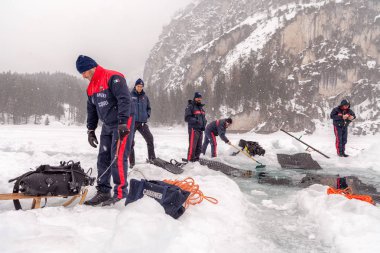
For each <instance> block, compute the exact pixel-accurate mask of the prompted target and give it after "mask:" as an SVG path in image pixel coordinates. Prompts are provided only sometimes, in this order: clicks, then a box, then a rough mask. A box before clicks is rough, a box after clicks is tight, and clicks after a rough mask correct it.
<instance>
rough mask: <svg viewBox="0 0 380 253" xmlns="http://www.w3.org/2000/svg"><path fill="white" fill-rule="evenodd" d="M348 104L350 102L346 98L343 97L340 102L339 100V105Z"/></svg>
mask: <svg viewBox="0 0 380 253" xmlns="http://www.w3.org/2000/svg"><path fill="white" fill-rule="evenodd" d="M344 105H348V106H350V102H349V101H348V100H347V99H343V100H342V102H340V106H344Z"/></svg>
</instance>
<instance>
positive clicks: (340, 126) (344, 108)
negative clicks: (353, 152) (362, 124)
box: [330, 99, 356, 157]
mask: <svg viewBox="0 0 380 253" xmlns="http://www.w3.org/2000/svg"><path fill="white" fill-rule="evenodd" d="M330 117H331V119H332V120H333V124H334V133H335V138H336V140H335V147H336V151H337V153H338V156H341V157H348V155H347V154H346V153H345V148H346V143H347V133H348V131H347V127H348V125H349V124H350V123H351V121H352V120H354V119H355V118H356V116H355V113H354V112H353V111H352V110H351V109H350V103H349V102H348V100H345V99H344V100H342V102H341V103H340V105H339V106H338V107H335V108H334V109H333V110H332V111H331V114H330Z"/></svg>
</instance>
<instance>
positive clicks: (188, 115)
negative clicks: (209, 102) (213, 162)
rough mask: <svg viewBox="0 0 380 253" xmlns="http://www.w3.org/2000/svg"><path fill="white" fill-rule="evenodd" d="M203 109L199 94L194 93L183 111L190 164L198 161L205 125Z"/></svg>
mask: <svg viewBox="0 0 380 253" xmlns="http://www.w3.org/2000/svg"><path fill="white" fill-rule="evenodd" d="M203 107H204V104H202V95H201V93H199V92H195V94H194V98H193V100H189V102H188V105H187V107H186V110H185V121H186V122H187V124H188V132H189V150H188V153H187V160H188V161H190V162H194V161H198V160H199V156H200V155H201V151H202V150H201V149H202V138H203V131H204V130H205V127H206V124H207V120H206V116H205V114H206V112H205V110H204V109H203Z"/></svg>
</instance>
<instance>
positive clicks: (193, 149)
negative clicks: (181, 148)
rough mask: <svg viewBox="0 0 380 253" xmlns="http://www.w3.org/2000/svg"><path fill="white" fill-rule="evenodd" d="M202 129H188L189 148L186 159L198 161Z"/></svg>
mask: <svg viewBox="0 0 380 253" xmlns="http://www.w3.org/2000/svg"><path fill="white" fill-rule="evenodd" d="M202 139H203V131H201V130H194V129H193V128H191V129H189V150H188V152H187V160H189V161H192V162H193V161H198V160H199V156H200V155H201V151H202Z"/></svg>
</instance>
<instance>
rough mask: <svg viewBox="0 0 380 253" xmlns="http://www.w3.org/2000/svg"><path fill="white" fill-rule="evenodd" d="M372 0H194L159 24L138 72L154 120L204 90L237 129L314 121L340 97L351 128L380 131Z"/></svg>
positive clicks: (166, 117)
mask: <svg viewBox="0 0 380 253" xmlns="http://www.w3.org/2000/svg"><path fill="white" fill-rule="evenodd" d="M379 14H380V2H379V1H377V0H362V1H348V0H323V1H322V0H298V1H293V0H276V1H260V0H253V1H252V0H251V1H248V0H200V1H197V2H194V3H193V4H191V5H189V6H188V7H187V8H186V9H185V10H183V11H182V12H180V13H178V15H177V16H176V17H174V18H173V20H172V21H171V23H170V24H169V25H168V26H166V27H164V29H163V32H162V34H161V36H160V39H159V41H158V43H157V44H156V45H155V47H154V48H153V49H152V51H151V54H150V56H149V58H148V60H147V62H146V65H145V70H144V78H145V81H146V83H147V86H148V90H149V91H150V93H151V94H150V95H151V97H152V100H153V101H154V103H155V104H156V105H159V107H156V108H154V109H155V111H154V112H153V120H154V121H160V122H164V123H178V122H182V119H183V111H184V107H185V106H186V100H187V98H189V99H191V98H192V94H193V92H194V91H195V90H199V91H201V92H203V93H204V94H205V96H204V97H205V102H206V104H207V106H206V109H207V113H208V119H209V120H211V119H214V118H216V117H223V116H227V115H232V116H233V117H234V119H235V122H236V124H234V125H235V126H234V127H235V129H239V130H251V129H254V130H255V131H258V132H274V131H277V130H278V129H279V128H280V127H283V128H285V129H287V130H292V131H301V130H309V131H314V130H315V123H316V121H322V122H325V121H327V120H329V113H330V111H331V109H332V107H334V106H336V105H337V104H338V103H339V102H340V100H341V99H342V98H348V99H349V100H350V101H351V102H352V105H353V110H354V111H355V112H356V113H357V116H358V119H357V120H356V122H355V123H354V124H353V127H354V128H353V129H354V133H356V134H369V133H376V132H379V131H380V103H379V102H380V96H379V95H380V67H379V63H380V55H379V51H380V15H379Z"/></svg>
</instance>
